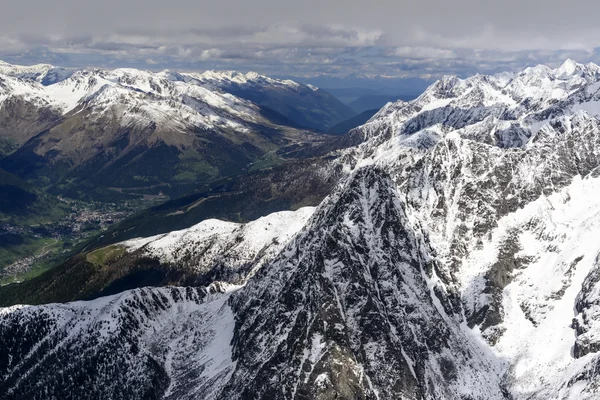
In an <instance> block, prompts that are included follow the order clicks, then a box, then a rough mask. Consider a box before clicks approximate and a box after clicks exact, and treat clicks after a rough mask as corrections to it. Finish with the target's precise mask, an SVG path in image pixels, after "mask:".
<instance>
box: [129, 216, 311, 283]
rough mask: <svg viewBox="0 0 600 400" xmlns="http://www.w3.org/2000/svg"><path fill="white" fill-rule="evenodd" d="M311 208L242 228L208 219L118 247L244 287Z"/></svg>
mask: <svg viewBox="0 0 600 400" xmlns="http://www.w3.org/2000/svg"><path fill="white" fill-rule="evenodd" d="M313 212H314V207H304V208H301V209H299V210H297V211H282V212H278V213H273V214H269V215H267V216H265V217H262V218H259V219H258V220H256V221H252V222H249V223H247V224H237V223H233V222H225V221H219V220H216V219H210V220H205V221H202V222H201V223H199V224H197V225H194V226H192V227H191V228H187V229H184V230H181V231H175V232H171V233H168V234H164V235H158V236H153V237H149V238H140V239H133V240H128V241H126V242H122V243H121V244H120V245H122V246H125V247H126V248H128V251H129V252H131V253H135V255H137V256H139V257H150V258H155V259H158V260H159V261H160V262H161V263H163V264H168V265H172V266H173V268H178V269H185V270H190V271H193V272H195V273H197V274H201V273H209V272H210V274H211V276H212V277H213V279H214V276H215V275H218V278H217V279H219V280H227V281H228V282H232V283H236V284H239V283H243V282H245V281H246V280H247V279H248V278H250V277H251V276H252V275H254V273H255V272H256V271H257V270H259V269H260V268H261V267H262V266H263V265H264V264H265V263H267V262H269V261H270V260H271V259H272V258H273V257H274V256H276V255H277V254H278V253H279V252H280V251H281V249H282V248H283V246H285V244H286V243H287V242H288V241H289V240H290V238H292V237H293V236H294V235H295V234H296V233H297V232H298V231H299V230H300V229H301V228H302V227H303V226H304V224H305V223H306V221H307V220H308V218H310V216H311V215H312V213H313Z"/></svg>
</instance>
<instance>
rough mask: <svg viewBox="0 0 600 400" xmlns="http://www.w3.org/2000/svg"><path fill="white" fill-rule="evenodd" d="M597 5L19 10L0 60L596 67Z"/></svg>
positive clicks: (599, 55)
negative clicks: (568, 63)
mask: <svg viewBox="0 0 600 400" xmlns="http://www.w3.org/2000/svg"><path fill="white" fill-rule="evenodd" d="M599 11H600V2H598V1H593V0H571V1H564V0H545V1H542V0H503V1H498V0H494V1H486V0H454V1H451V0H447V1H444V0H416V1H378V0H371V1H364V0H346V1H343V0H296V1H294V2H290V1H287V0H251V1H242V0H211V1H203V0H143V1H142V0H138V1H132V0H103V1H93V2H90V1H85V0H77V1H75V0H54V1H48V0H14V1H7V2H6V4H3V7H2V13H1V14H0V58H2V59H4V60H6V61H9V62H21V63H24V64H31V63H35V62H48V63H53V64H62V65H66V66H90V65H93V66H135V67H145V68H150V69H162V68H178V69H207V68H216V69H223V68H228V69H239V70H243V71H247V70H257V71H259V72H262V73H269V74H278V75H295V76H310V75H313V74H323V73H324V74H332V75H339V76H343V75H347V74H355V73H356V74H374V75H386V76H427V75H433V76H437V75H440V74H445V73H455V74H459V75H468V74H472V73H474V72H496V71H501V70H515V69H520V68H522V67H524V66H528V65H533V64H537V63H546V64H551V65H554V64H557V63H560V62H562V61H564V59H566V58H568V57H571V58H573V59H575V60H577V61H579V62H587V61H596V62H600V24H598V22H597V19H598V14H599V13H598V12H599Z"/></svg>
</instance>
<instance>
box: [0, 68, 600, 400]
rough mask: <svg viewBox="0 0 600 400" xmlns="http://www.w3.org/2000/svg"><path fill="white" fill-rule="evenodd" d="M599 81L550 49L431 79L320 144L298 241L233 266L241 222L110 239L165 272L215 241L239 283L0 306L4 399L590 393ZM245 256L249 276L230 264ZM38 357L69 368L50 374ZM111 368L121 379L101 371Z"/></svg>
mask: <svg viewBox="0 0 600 400" xmlns="http://www.w3.org/2000/svg"><path fill="white" fill-rule="evenodd" d="M599 71H600V68H598V67H597V66H595V65H592V64H590V65H579V64H576V63H574V62H571V61H567V62H566V63H565V64H563V65H562V66H561V67H559V68H557V69H555V70H551V69H549V68H547V67H543V66H539V67H535V68H529V69H527V70H525V71H523V72H521V73H517V74H501V75H496V76H492V77H488V76H475V77H472V78H468V79H465V80H460V79H457V78H452V77H444V78H442V79H441V80H440V81H438V82H436V83H435V84H434V85H432V86H431V87H430V88H429V89H428V90H427V91H426V92H425V93H424V94H423V95H422V96H420V97H419V98H418V99H416V100H414V101H412V102H408V103H405V102H397V103H394V104H389V105H387V106H386V107H384V108H383V109H382V110H381V111H380V112H379V113H378V114H377V115H375V116H374V117H373V118H372V119H371V120H370V121H369V122H368V123H367V124H366V125H364V126H362V127H360V128H357V129H356V130H355V131H353V132H352V135H354V136H353V140H356V141H357V142H360V144H358V145H357V146H355V147H353V148H351V149H346V150H343V151H338V152H336V153H335V154H332V155H331V163H332V164H331V165H332V166H339V165H340V164H341V165H342V166H343V167H344V168H345V171H346V178H344V179H343V180H342V181H341V182H340V183H339V184H338V186H337V187H336V189H335V190H334V191H333V193H331V194H330V195H329V196H328V197H327V198H326V199H325V200H324V201H323V202H322V203H321V204H320V205H319V207H317V208H316V210H314V213H313V211H312V210H310V212H308V211H307V212H306V213H305V214H304V218H306V223H305V224H304V226H303V228H302V229H301V230H299V231H298V233H297V234H295V235H294V234H293V232H295V231H296V229H298V228H299V226H298V227H296V228H292V227H290V230H287V229H284V228H283V227H285V226H287V225H288V224H287V223H283V224H282V225H278V226H280V227H282V228H281V229H284V230H285V231H286V232H288V234H286V235H283V234H281V233H277V234H276V235H277V236H278V237H285V241H286V243H285V245H283V244H282V242H278V243H277V245H276V246H278V247H269V249H272V250H273V251H272V252H270V253H269V256H268V261H267V262H263V261H261V260H262V259H261V258H260V257H257V256H256V255H255V253H252V252H251V253H249V254H250V256H249V258H244V257H245V256H244V254H246V253H245V250H243V251H241V252H240V251H238V250H237V248H236V246H234V247H231V246H230V244H231V243H232V240H233V242H236V241H237V240H238V239H235V237H236V235H237V233H235V234H234V233H231V232H238V231H239V229H240V227H239V226H235V227H234V226H231V227H229V226H228V225H227V224H226V223H223V222H217V221H206V222H203V223H202V224H201V225H198V226H196V227H194V228H191V229H190V230H186V231H185V232H174V233H172V234H167V235H164V236H160V237H153V238H148V239H137V240H134V241H129V242H125V243H123V244H121V246H128V248H129V253H128V254H134V253H136V252H146V253H145V254H150V255H153V256H155V257H158V258H159V259H162V260H163V261H162V262H165V263H174V264H184V263H185V262H186V261H185V260H186V258H185V255H184V256H181V254H185V253H186V252H189V253H190V254H194V256H193V257H195V258H196V259H199V258H198V257H200V259H206V260H212V258H211V257H213V254H216V253H213V251H216V252H217V253H218V254H224V257H223V258H222V260H223V265H224V266H227V267H229V266H230V267H231V271H238V272H242V275H243V276H247V277H248V279H247V281H246V279H241V280H240V279H239V278H240V275H236V274H231V275H228V274H227V273H225V274H223V273H221V272H218V273H217V274H216V275H215V277H214V280H216V281H227V283H214V284H213V286H208V289H196V288H186V289H181V288H166V289H165V288H162V289H158V288H157V289H150V288H145V289H136V290H133V291H128V292H125V293H123V294H121V295H118V296H117V297H111V298H100V299H97V300H94V301H91V302H77V303H69V304H67V305H59V304H55V305H44V306H26V307H18V306H15V307H12V308H7V309H4V310H3V311H2V316H1V317H0V337H1V338H3V340H4V342H0V344H1V345H2V348H0V350H2V351H0V354H2V355H3V356H4V357H5V360H6V361H5V363H4V364H5V365H8V367H6V369H5V370H3V371H0V376H2V377H3V380H2V381H0V382H4V383H2V384H0V389H2V390H3V391H4V392H5V393H8V395H7V398H19V396H21V397H23V396H28V395H29V396H30V397H35V395H33V394H32V393H34V390H38V391H39V390H40V389H39V388H40V386H41V387H43V388H44V390H45V392H44V397H43V398H60V397H61V395H62V394H63V393H64V390H74V391H77V392H78V393H81V394H82V396H83V397H89V398H103V396H104V397H111V396H112V397H115V396H116V395H115V393H116V392H115V390H117V388H119V387H125V388H127V395H128V397H130V398H173V396H176V397H177V398H189V397H193V396H196V397H201V398H207V399H246V398H273V399H309V398H310V399H332V398H342V399H428V400H429V399H431V400H433V399H452V400H453V399H457V400H458V399H460V400H465V399H481V400H483V399H506V400H546V399H557V400H567V399H589V400H592V399H597V398H598V397H599V396H600V372H599V371H600V353H599V351H600V324H599V323H598V318H599V315H600V314H599V312H600V311H599V310H600V308H599V304H600V286H599V285H600V283H599V282H600V269H599V268H600V262H599V261H598V260H599V259H600V244H599V243H598V240H597V239H598V237H600V173H599V171H600V168H599V167H600V121H599V119H598V117H599V115H598V111H597V110H600V109H597V108H596V102H597V92H598V89H599V88H600V84H599V83H598V82H599V81H600V74H599ZM334 156H335V157H334ZM323 173H325V172H323ZM310 213H312V216H310V218H309V215H308V214H310ZM289 215H290V216H291V215H292V214H289ZM294 215H296V214H294ZM298 215H300V214H298ZM269 218H274V217H273V216H270V217H268V218H267V219H264V220H262V221H256V222H255V223H252V224H248V225H246V228H242V230H243V229H247V232H248V234H247V235H242V239H241V240H240V241H239V243H240V248H241V249H245V248H246V247H245V246H246V243H248V244H249V245H250V244H251V243H259V242H260V243H262V244H265V243H267V242H268V241H269V238H270V237H271V236H270V234H265V235H259V234H258V232H261V229H262V228H261V227H262V226H264V222H265V221H267V220H269ZM277 218H278V217H277ZM292 220H294V221H296V222H298V225H301V224H302V222H301V220H302V221H303V219H302V218H297V217H296V216H294V217H292ZM211 229H213V230H216V231H218V233H217V232H215V234H212V233H210V234H209V232H213V231H212V230H211ZM232 229H233V230H232ZM236 230H238V231H236ZM276 231H277V232H278V229H274V230H273V232H276ZM251 232H254V233H251ZM209 237H210V238H213V239H214V240H216V242H214V243H213V242H211V240H213V239H209ZM250 239H251V240H250ZM209 243H210V245H208V244H209ZM262 244H261V245H260V246H254V245H251V246H250V247H251V248H254V249H257V248H261V247H262ZM182 249H183V253H182ZM221 249H225V250H221ZM227 249H234V251H233V253H227V252H228V251H229V250H227ZM205 250H206V251H205ZM276 253H277V255H275V254H276ZM205 254H206V256H205ZM231 255H234V257H230V256H231ZM202 257H206V258H202ZM238 258H241V264H240V263H238ZM248 259H252V260H259V261H258V264H255V265H256V268H254V267H250V268H249V269H248V268H245V269H244V268H242V269H240V268H239V266H240V265H242V264H245V263H246V260H248ZM265 260H266V259H265ZM253 262H254V261H253ZM211 263H212V261H211ZM208 264H210V263H208ZM208 264H201V263H200V264H197V265H200V266H201V268H204V267H202V266H203V265H208ZM219 268H221V270H219ZM226 270H227V269H223V268H222V267H218V268H217V269H216V270H215V271H226ZM245 271H251V273H247V272H245ZM244 274H246V275H244ZM207 283H208V282H207ZM232 284H244V286H243V287H240V286H227V285H232ZM216 285H218V286H216ZM184 290H185V291H187V292H186V293H202V295H201V296H199V298H198V299H196V297H194V296H196V295H193V296H192V295H189V296H187V297H184V296H183V295H182V294H181V291H184ZM209 292H210V293H213V292H219V294H217V293H213V294H210V295H207V294H205V293H209ZM142 293H143V294H144V295H143V297H144V299H143V300H137V298H139V297H140V296H142ZM175 293H177V294H175ZM190 296H192V297H190ZM115 299H123V302H119V301H115ZM127 299H130V300H127ZM133 299H136V300H133ZM175 299H178V300H175ZM184 299H185V300H184ZM190 299H191V300H190ZM190 301H191V304H190V305H189V306H188V303H190ZM107 302H110V304H111V306H109V307H105V305H106V303H107ZM177 302H180V306H177V307H175V306H173V305H171V304H174V303H177ZM198 304H200V305H198ZM100 310H101V311H100ZM130 315H135V318H133V317H129V316H130ZM142 315H143V319H141V318H142ZM182 316H183V317H182ZM168 318H176V319H177V321H174V322H168V323H165V322H163V321H164V320H165V319H168ZM100 320H106V321H107V322H106V323H105V324H101V323H99V321H100ZM182 320H185V323H184V322H182ZM24 321H30V322H29V323H27V322H24ZM123 321H127V323H125V322H123ZM169 321H171V320H169ZM104 325H106V326H108V327H111V328H110V329H106V328H104V327H103V326H104ZM32 327H33V328H32ZM65 327H75V328H74V329H75V330H74V332H83V333H82V334H79V335H71V336H69V335H68V329H66V328H65ZM81 327H85V328H81ZM115 327H116V328H115ZM217 331H218V332H219V335H217V336H215V333H214V332H217ZM106 336H108V337H109V338H110V339H98V337H100V338H105V337H106ZM216 337H218V338H219V340H217V339H215V338H216ZM221 339H222V340H221ZM102 340H104V341H102ZM90 343H91V344H90ZM105 343H110V346H117V347H118V349H119V351H118V352H117V353H118V356H111V354H114V352H113V351H111V350H107V347H106V346H107V345H106V344H105ZM190 343H191V344H190ZM111 349H112V348H111ZM69 351H72V353H73V354H78V355H79V354H82V352H83V355H82V356H78V357H69V356H68V354H69ZM53 360H58V361H59V363H60V364H59V365H65V368H63V369H59V370H58V371H53V370H50V369H48V368H46V366H47V365H49V364H48V363H50V362H53ZM142 360H144V361H142ZM0 364H2V363H0ZM133 364H135V365H137V366H138V367H136V368H132V367H131V365H133ZM182 365H188V366H189V368H182V367H181V366H182ZM84 368H93V373H92V372H90V373H85V372H79V371H82V370H83V369H84ZM60 371H63V372H60ZM72 371H78V372H77V373H76V374H75V375H74V377H73V378H65V376H66V377H70V376H71V375H72V374H73V372H72ZM118 371H128V373H127V374H124V373H123V374H122V375H119V376H121V378H119V379H120V380H115V379H114V378H113V377H114V376H118V375H117V374H118ZM38 376H39V377H38ZM125 377H127V379H128V381H127V382H124V381H123V379H125ZM40 382H41V383H40ZM36 385H37V386H36ZM33 388H35V389H33ZM38 398H42V397H40V395H38Z"/></svg>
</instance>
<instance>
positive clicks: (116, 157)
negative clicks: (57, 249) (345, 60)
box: [0, 63, 354, 201]
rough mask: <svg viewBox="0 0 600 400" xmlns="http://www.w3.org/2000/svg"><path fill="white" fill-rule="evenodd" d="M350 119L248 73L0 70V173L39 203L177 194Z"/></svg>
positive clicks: (263, 161) (338, 108) (268, 160)
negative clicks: (41, 197)
mask: <svg viewBox="0 0 600 400" xmlns="http://www.w3.org/2000/svg"><path fill="white" fill-rule="evenodd" d="M352 115H354V112H353V111H352V110H351V109H350V108H349V107H347V106H345V105H343V104H342V103H341V102H339V101H338V100H337V99H335V98H334V97H333V96H332V95H330V94H328V93H326V92H324V91H322V90H320V89H318V88H316V87H313V86H306V85H302V84H299V83H296V82H293V81H290V80H276V79H272V78H268V77H265V76H262V75H259V74H256V73H248V74H241V73H237V72H231V71H229V72H220V71H207V72H204V73H202V74H198V73H178V72H174V71H168V70H165V71H161V72H157V73H153V72H150V71H142V70H135V69H117V70H102V69H82V70H69V69H64V68H60V67H54V66H51V65H34V66H28V67H24V66H14V65H10V64H6V63H3V64H0V127H1V128H0V142H1V151H2V152H3V153H4V155H5V157H4V158H2V160H0V168H2V169H4V170H5V171H7V172H9V173H12V174H15V175H17V176H19V177H20V178H23V179H26V180H29V181H33V182H36V184H38V185H40V186H42V187H46V188H48V189H49V191H50V192H51V193H54V194H60V195H66V196H69V197H74V198H92V199H95V200H103V201H111V200H113V199H115V198H117V199H118V198H128V197H129V198H131V197H132V196H133V197H135V196H138V197H139V196H140V195H142V194H158V193H166V194H168V195H170V196H177V195H182V194H184V193H186V192H187V191H189V190H192V189H193V188H195V187H197V186H198V185H199V184H202V183H204V182H208V181H211V180H214V179H216V178H220V177H224V176H233V175H237V174H239V173H241V172H242V171H245V170H248V169H252V168H255V167H256V166H259V165H269V164H273V163H278V162H281V161H282V160H283V159H284V158H285V157H286V154H288V151H287V150H286V149H287V148H288V147H290V146H291V147H292V148H295V147H296V146H299V145H300V146H302V145H306V144H311V143H319V142H322V141H327V140H330V139H331V138H329V137H328V136H327V135H321V134H319V133H318V132H316V131H315V130H321V131H324V130H326V128H327V127H328V126H329V125H332V124H335V123H337V122H340V121H342V120H345V119H347V118H348V117H350V116H352Z"/></svg>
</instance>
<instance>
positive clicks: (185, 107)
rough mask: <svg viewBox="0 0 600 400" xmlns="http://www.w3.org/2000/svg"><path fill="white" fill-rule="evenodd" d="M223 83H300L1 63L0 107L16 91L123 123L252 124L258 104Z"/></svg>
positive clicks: (61, 109)
mask: <svg viewBox="0 0 600 400" xmlns="http://www.w3.org/2000/svg"><path fill="white" fill-rule="evenodd" d="M223 82H228V83H236V84H243V85H250V84H252V85H267V86H273V87H276V88H283V89H285V90H296V89H297V88H298V87H300V86H301V85H300V84H298V83H296V82H293V81H287V80H286V81H282V80H276V79H272V78H268V77H265V76H262V75H259V74H257V73H253V72H249V73H247V74H241V73H238V72H234V71H224V72H219V71H207V72H205V73H203V74H194V73H188V74H180V73H176V72H171V71H162V72H159V73H154V72H150V71H144V70H137V69H132V68H120V69H115V70H102V69H90V70H86V69H83V70H68V69H64V68H61V67H54V66H51V65H45V64H43V65H34V66H18V65H11V64H7V63H2V64H0V107H2V103H3V102H4V100H6V99H7V98H9V97H12V96H18V97H22V98H23V99H25V100H27V101H30V102H33V103H34V104H36V105H38V106H45V107H51V108H53V109H55V110H56V111H57V112H58V113H62V114H67V113H69V112H75V111H78V110H80V109H82V108H83V109H86V108H89V109H93V110H94V113H95V114H96V115H97V116H100V115H104V114H106V113H112V115H114V116H117V117H119V118H121V119H122V120H123V121H124V123H125V124H128V123H131V124H142V125H145V124H148V123H149V122H151V121H153V122H155V123H157V124H159V125H162V126H164V127H165V128H168V129H170V130H184V128H186V127H190V126H193V127H203V128H215V127H222V128H233V129H236V130H238V131H242V132H243V131H248V130H250V129H252V128H251V127H249V126H248V124H253V123H258V122H260V121H261V120H262V117H261V115H260V109H259V107H258V106H256V105H255V104H253V103H252V102H250V101H246V100H243V99H241V98H238V97H236V96H234V95H231V94H229V93H225V92H223V91H222V90H220V89H219V87H218V86H219V84H222V83H223ZM306 90H313V89H309V88H306ZM92 118H93V116H92Z"/></svg>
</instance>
